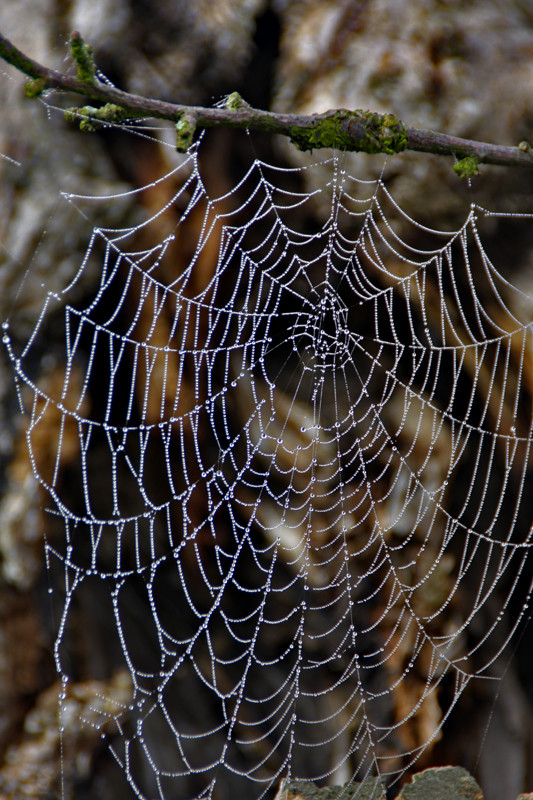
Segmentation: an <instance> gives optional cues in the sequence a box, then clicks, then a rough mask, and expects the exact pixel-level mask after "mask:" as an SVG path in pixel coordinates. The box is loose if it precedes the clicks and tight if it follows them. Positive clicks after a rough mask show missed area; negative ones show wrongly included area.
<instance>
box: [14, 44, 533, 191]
mask: <svg viewBox="0 0 533 800" xmlns="http://www.w3.org/2000/svg"><path fill="white" fill-rule="evenodd" d="M70 46H71V54H72V56H73V60H74V61H75V63H76V66H77V77H73V76H71V75H66V74H64V73H62V72H59V71H57V70H53V69H49V68H48V67H45V66H43V65H42V64H39V63H38V62H37V61H35V60H34V59H32V58H30V57H29V56H27V55H25V54H24V53H23V52H22V51H21V50H19V48H18V47H16V46H15V45H14V44H12V43H11V42H10V41H9V40H8V39H6V38H5V37H4V36H3V35H2V34H1V33H0V57H1V58H3V59H4V60H5V61H7V62H8V63H9V64H11V65H12V66H14V67H16V68H17V69H18V70H20V71H21V72H23V73H24V74H25V75H27V76H28V77H29V78H31V79H32V80H31V81H30V84H29V85H28V86H27V94H28V95H30V96H35V95H37V94H41V93H42V92H43V91H46V90H49V89H56V90H60V91H65V92H72V93H74V94H79V95H82V96H84V97H86V98H88V99H90V100H92V101H97V102H99V103H102V104H104V106H103V107H99V108H93V107H91V106H85V107H83V108H78V109H71V110H70V117H71V118H72V117H77V118H79V119H81V120H86V121H87V120H88V123H89V124H86V125H85V127H86V129H90V128H91V127H94V125H95V124H96V125H98V124H106V123H108V124H109V123H112V122H120V121H123V120H124V119H125V118H148V117H156V118H159V119H166V120H170V121H172V122H174V123H176V127H177V133H178V147H179V149H181V150H184V149H186V148H187V147H188V146H189V145H190V143H191V142H192V138H193V135H194V131H195V129H196V128H208V127H217V126H221V127H229V128H241V129H248V130H262V131H268V132H270V133H278V134H282V135H283V136H288V137H289V138H290V139H291V141H292V142H293V143H294V144H295V145H296V146H298V147H299V148H300V149H304V150H312V149H315V148H321V147H335V148H337V149H342V150H355V151H363V152H367V153H397V152H401V151H403V150H415V151H418V152H423V153H433V154H437V155H445V156H453V157H454V158H455V159H456V160H457V159H459V163H458V164H456V165H455V167H454V169H455V170H456V172H457V173H458V174H460V175H462V176H465V175H472V174H475V173H476V172H477V166H478V164H498V165H502V166H511V167H533V150H532V148H531V146H530V145H529V144H528V143H527V142H521V143H520V144H519V145H518V146H517V147H506V146H503V145H494V144H488V143H486V142H478V141H474V140H471V139H461V138H459V137H455V136H449V135H448V134H444V133H437V132H435V131H431V130H424V129H417V128H411V127H409V126H408V125H405V124H404V123H403V122H401V121H400V120H398V119H397V118H396V117H394V116H393V115H392V114H376V113H373V112H369V111H361V110H357V111H347V110H346V109H337V110H334V111H327V112H325V113H324V114H312V115H310V116H303V115H299V114H278V113H276V112H272V111H262V110H260V109H256V108H252V107H251V106H249V105H248V104H247V103H245V102H244V101H243V100H242V99H241V98H240V97H239V95H238V94H237V93H234V94H232V95H230V96H229V98H228V100H227V103H226V107H224V108H204V107H201V106H186V105H179V104H175V103H167V102H164V101H162V100H154V99H152V98H147V97H142V96H140V95H137V94H130V93H129V92H123V91H121V90H120V89H117V88H115V87H113V86H110V85H108V84H106V83H102V82H101V81H99V80H98V78H97V77H96V74H95V71H94V68H93V64H92V61H91V59H92V52H91V50H90V48H88V47H87V46H86V45H85V44H84V42H83V40H82V39H81V36H80V35H79V34H78V33H74V34H73V35H72V37H71V41H70Z"/></svg>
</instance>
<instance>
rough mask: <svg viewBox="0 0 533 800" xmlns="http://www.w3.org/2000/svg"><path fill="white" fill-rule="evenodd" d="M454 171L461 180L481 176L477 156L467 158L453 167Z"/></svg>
mask: <svg viewBox="0 0 533 800" xmlns="http://www.w3.org/2000/svg"><path fill="white" fill-rule="evenodd" d="M453 171H454V172H455V174H456V175H458V176H459V178H471V177H472V176H473V175H479V160H478V159H477V158H475V156H466V158H462V159H461V160H460V161H458V162H457V164H454V165H453Z"/></svg>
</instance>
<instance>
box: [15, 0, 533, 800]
mask: <svg viewBox="0 0 533 800" xmlns="http://www.w3.org/2000/svg"><path fill="white" fill-rule="evenodd" d="M0 27H1V29H2V31H3V32H4V33H5V35H6V36H8V37H9V38H10V39H12V41H13V42H15V43H16V44H17V45H18V46H20V47H21V48H22V49H23V50H24V51H25V52H27V53H28V54H30V55H32V56H33V57H34V58H35V59H37V60H40V61H41V62H42V63H45V64H47V65H49V66H52V67H55V68H59V69H60V68H66V52H67V48H66V42H67V40H68V37H69V35H70V32H71V31H72V30H75V29H78V30H80V32H81V33H82V35H83V37H84V39H85V40H86V41H87V42H88V43H90V44H91V45H92V46H93V47H94V50H95V57H96V62H97V64H98V66H99V67H100V68H101V69H102V71H103V72H104V73H105V74H106V75H107V76H108V77H109V78H110V79H111V80H113V82H114V83H116V84H117V85H118V86H120V87H121V88H124V89H127V90H129V91H132V92H137V93H139V94H144V95H147V96H152V97H159V98H162V99H168V100H172V101H175V102H181V103H194V104H204V105H209V104H211V103H213V102H216V101H217V100H219V99H220V97H221V96H222V95H224V94H226V93H228V92H230V91H234V90H237V91H239V92H240V93H241V94H242V95H243V97H244V99H245V100H247V101H248V102H250V103H251V104H252V105H254V106H257V107H261V108H273V109H276V110H279V111H291V112H294V113H312V112H322V111H325V110H327V109H329V108H339V107H346V108H370V109H372V110H375V111H381V112H385V111H389V112H393V113H395V114H396V115H397V116H398V117H399V118H400V119H403V120H404V121H405V122H406V123H408V124H410V125H414V126H418V127H428V128H433V129H435V130H440V131H445V132H447V133H451V134H455V135H458V136H465V137H470V138H474V139H480V140H484V141H491V142H497V143H500V144H509V145H513V144H517V143H518V142H519V141H520V140H522V139H529V138H530V137H531V127H532V126H533V11H532V8H531V4H530V3H529V2H527V0H508V2H506V3H504V4H502V3H501V2H498V1H497V0H474V1H473V2H471V3H463V2H458V1H457V2H454V0H447V2H443V1H442V0H388V1H387V0H344V2H340V1H338V2H330V0H304V1H303V2H302V1H301V0H271V2H267V0H157V2H154V0H3V2H2V4H1V8H0ZM22 83H23V81H22V79H21V77H20V76H18V75H16V74H15V72H14V71H13V70H10V69H9V68H8V67H6V66H5V65H0V102H1V106H2V116H1V118H0V153H2V154H4V155H5V156H8V157H9V158H8V159H6V158H4V159H3V160H0V171H1V172H0V180H1V193H0V247H1V249H0V265H1V266H0V318H1V319H5V318H6V317H7V316H8V315H9V316H13V317H14V318H15V319H16V320H17V328H16V329H14V328H13V327H12V330H11V335H12V337H13V338H14V339H17V338H18V339H19V340H20V341H24V340H25V337H27V336H28V334H29V333H30V331H31V330H32V329H33V326H34V324H35V321H36V319H37V315H38V313H39V311H40V307H41V303H42V299H43V285H45V286H46V288H47V289H49V288H56V289H57V288H59V287H62V286H64V285H65V284H66V283H68V281H69V279H70V278H71V277H72V275H73V274H74V272H75V271H76V269H77V268H78V266H79V263H80V261H81V259H82V258H83V254H84V251H85V247H86V244H87V238H88V232H90V229H91V227H92V225H93V224H100V225H103V226H106V227H113V226H115V227H116V226H119V225H124V224H131V221H132V220H135V219H136V215H137V214H138V213H139V210H138V209H137V208H136V207H135V205H134V202H133V200H131V199H128V198H122V199H121V200H120V201H119V202H115V203H109V204H107V206H106V208H105V210H103V211H101V212H99V213H101V214H102V217H101V218H98V219H91V221H90V225H89V224H84V223H83V220H81V219H80V217H79V216H78V215H74V214H73V215H72V218H67V219H65V217H64V216H62V217H61V219H60V220H59V218H58V217H57V216H54V214H53V210H54V207H55V204H56V201H57V195H58V191H59V190H60V189H61V190H67V191H69V190H70V191H80V192H83V193H87V194H90V193H102V194H104V193H109V192H119V191H121V190H123V189H125V188H128V187H139V186H142V185H145V184H147V183H149V182H150V181H152V180H155V179H156V178H158V177H160V175H161V174H163V173H164V171H165V170H167V169H169V168H170V167H171V162H170V161H169V156H168V152H169V151H168V149H167V148H164V147H162V146H159V145H158V144H157V143H156V142H155V141H148V140H145V141H143V140H142V139H136V138H134V137H122V136H120V135H119V134H116V133H108V134H105V135H104V134H102V135H100V134H98V135H94V136H87V135H84V134H80V133H79V132H77V131H75V130H74V129H73V128H72V127H69V126H68V125H66V124H65V123H64V122H63V121H62V120H61V118H60V116H59V115H52V116H51V117H50V118H49V119H44V111H43V107H42V106H41V105H40V104H39V103H37V102H30V101H27V100H26V99H24V98H23V95H22V89H21V87H22ZM254 146H255V148H256V150H257V152H258V155H259V156H260V157H262V158H264V159H266V160H268V159H277V160H279V161H280V162H282V163H287V164H299V163H300V158H301V155H300V154H299V153H298V152H297V151H296V150H295V149H294V148H292V147H291V146H290V145H289V144H288V143H286V142H282V141H271V140H269V139H268V138H266V137H262V136H257V137H254ZM203 147H204V151H203V153H202V166H203V171H204V174H205V176H206V181H207V184H208V185H209V186H210V187H213V188H216V190H217V192H218V193H222V192H223V191H224V190H227V189H229V188H230V187H231V185H232V183H233V181H234V178H235V176H236V175H238V174H239V167H240V165H241V163H242V160H243V154H242V152H241V151H240V149H239V148H241V147H242V137H235V136H233V134H232V133H231V132H227V131H213V132H209V135H207V136H206V139H205V142H204V144H203ZM319 157H321V156H320V155H319ZM11 159H12V160H11ZM347 162H348V163H347V169H348V170H351V171H352V172H354V173H355V174H357V175H358V177H361V178H374V177H375V176H376V174H377V173H378V170H379V167H380V164H381V163H382V162H381V158H375V157H368V156H365V155H360V154H350V155H349V156H348V157H347ZM308 172H309V175H308V179H309V180H310V181H315V182H320V181H321V180H323V179H324V175H323V174H322V173H321V171H320V170H319V169H317V170H315V171H313V172H312V174H311V172H310V171H308ZM324 174H325V173H324ZM387 174H388V186H389V188H390V190H391V192H392V194H393V196H394V197H395V199H396V200H397V201H398V203H399V204H400V205H401V206H402V207H403V208H404V209H405V211H406V212H407V213H408V214H410V215H411V216H413V217H414V218H415V219H418V220H420V221H421V222H423V223H425V224H427V225H429V226H434V227H439V228H442V229H451V228H455V227H457V226H458V225H459V224H460V223H461V222H462V220H463V215H464V208H465V203H468V202H469V198H470V196H471V195H470V191H471V190H470V188H469V186H468V185H467V183H466V182H461V181H459V180H458V178H457V177H456V176H455V174H454V173H453V172H452V169H451V163H450V160H448V159H438V158H436V157H430V156H425V155H417V154H403V155H402V156H401V157H397V158H396V159H395V160H394V163H393V167H392V169H388V172H387ZM307 188H312V186H308V187H307ZM532 188H533V179H532V176H531V175H530V174H529V173H526V172H520V171H517V170H505V169H503V168H485V169H483V170H482V175H481V176H480V177H479V178H476V179H475V182H474V190H473V191H474V192H475V195H474V196H475V199H476V201H477V202H479V203H481V204H482V205H486V206H489V207H496V208H497V209H498V210H508V211H528V212H531V211H533V202H532ZM143 197H144V202H146V203H147V205H148V207H149V208H148V210H151V211H155V210H156V209H157V208H161V207H162V205H163V204H164V202H165V198H164V197H161V196H160V195H159V194H158V192H157V191H156V190H154V191H153V192H152V193H147V194H146V195H143ZM320 214H321V209H320V208H317V220H319V219H320ZM200 222H201V220H198V225H199V224H200ZM187 224H188V226H189V227H188V232H189V234H190V237H191V242H194V240H195V237H196V235H197V233H198V229H197V228H196V229H195V219H194V217H193V218H191V220H190V221H189V222H188V223H187ZM54 225H56V226H57V230H54V227H53V226H54ZM530 227H531V226H530ZM45 229H46V230H47V236H46V237H45V238H43V237H42V232H43V231H44V230H45ZM517 231H518V228H517V227H515V225H514V223H513V221H512V220H505V219H502V220H498V221H496V220H495V221H494V223H493V226H492V229H491V230H487V231H485V232H484V233H485V236H489V237H490V245H491V247H492V248H493V251H494V252H495V253H497V254H498V258H499V261H498V263H499V264H500V266H503V267H504V269H505V270H506V275H508V277H509V279H510V280H511V281H512V282H514V283H515V284H517V285H519V286H520V287H521V288H523V289H524V291H525V292H526V293H529V295H530V296H533V278H532V275H533V270H532V267H533V236H532V235H531V233H530V234H527V235H526V234H525V233H524V231H523V227H522V228H520V233H519V234H518V233H517ZM158 239H159V232H158V231H154V241H157V240H158ZM144 246H146V247H148V246H149V243H148V242H145V243H144ZM183 250H184V253H185V254H182V255H181V259H186V250H187V248H186V247H185V248H183ZM174 257H176V258H178V259H179V258H180V256H179V255H177V254H176V253H174ZM215 257H216V254H215ZM30 264H32V280H31V281H27V282H26V283H24V285H23V286H22V289H21V290H20V291H19V284H20V280H21V277H22V275H23V274H24V272H25V271H26V269H27V267H28V265H30ZM204 267H205V269H206V270H207V271H209V269H210V268H211V270H212V269H214V267H215V263H212V264H211V266H209V264H207V265H204ZM170 268H172V269H174V270H176V269H178V270H179V269H180V268H181V266H180V263H179V261H178V267H176V264H175V263H173V265H172V266H171V267H169V269H170ZM92 277H93V278H94V277H95V276H92ZM91 288H92V286H91V275H90V274H88V275H87V277H86V283H83V284H82V285H80V286H79V292H80V295H81V294H83V292H84V291H86V292H88V293H90V291H91ZM532 311H533V307H530V308H526V313H527V314H529V315H531V313H532ZM522 313H523V309H522ZM55 335H56V337H57V336H59V335H60V334H59V333H56V334H55ZM59 350H60V348H59V343H58V342H57V341H54V331H53V330H51V331H50V338H49V341H48V347H47V350H46V352H44V351H43V353H42V357H41V359H40V361H36V363H35V364H34V370H35V377H36V379H37V378H40V379H42V380H43V381H45V382H46V385H47V386H53V384H54V381H56V382H58V381H59V382H61V380H62V379H61V374H62V372H61V371H62V364H61V362H60V360H59V359H58V356H57V353H58V352H59ZM1 358H2V361H1V362H0V400H1V402H2V405H1V406H0V459H1V462H0V463H1V465H2V468H3V471H2V476H1V478H0V481H1V482H0V487H1V489H2V499H1V501H0V558H1V563H0V753H2V754H3V766H2V767H0V797H6V798H24V797H27V798H30V797H41V798H44V797H53V796H57V793H58V791H62V792H63V795H62V797H63V796H64V797H65V798H70V797H76V798H86V800H89V799H91V800H93V799H94V800H96V798H99V800H108V799H109V800H111V798H116V797H119V796H122V797H124V796H127V792H128V791H130V790H129V789H128V788H127V787H125V782H124V778H123V776H122V774H121V772H120V770H119V769H118V768H117V767H116V765H115V764H114V762H113V759H112V758H111V757H110V756H109V754H108V752H107V749H106V746H105V745H103V744H102V742H101V739H100V732H99V730H97V729H96V728H95V730H94V734H93V735H92V736H91V734H90V733H88V732H87V731H88V729H89V726H87V727H86V728H82V726H81V725H78V723H77V722H76V720H78V719H79V718H80V716H81V717H85V718H86V719H87V717H88V716H89V717H90V716H91V714H95V713H101V714H103V715H105V709H100V710H98V709H97V711H95V697H100V698H101V697H107V698H112V699H114V700H115V701H116V702H117V703H118V704H127V702H128V701H127V697H128V677H127V675H126V674H125V673H124V671H123V669H122V671H121V666H120V663H121V659H120V654H119V653H117V652H115V651H114V650H113V648H110V649H109V650H107V649H106V647H105V645H104V643H105V641H106V633H105V628H106V625H109V626H110V627H111V626H112V627H114V619H113V617H112V615H110V618H109V619H108V620H106V619H105V618H104V619H101V620H100V627H99V625H98V624H97V623H96V620H95V610H94V606H95V603H96V602H97V596H96V597H95V595H93V594H90V593H89V592H86V593H85V594H82V595H81V597H80V598H79V599H78V605H77V607H76V609H75V611H74V613H75V615H76V623H75V624H76V626H77V628H78V635H77V639H76V647H75V649H74V651H73V654H72V661H73V663H72V669H71V672H72V674H73V675H74V676H75V677H76V680H75V682H74V684H73V686H72V687H71V688H70V689H69V692H70V693H71V694H70V695H69V702H71V704H72V708H73V714H72V720H73V721H72V724H71V725H70V727H68V729H67V730H66V733H65V740H64V752H63V787H62V789H59V787H60V774H59V763H60V762H59V739H58V733H57V716H56V715H57V697H58V694H59V692H60V691H61V687H60V686H58V684H57V679H56V674H55V669H54V664H53V659H52V656H51V650H52V646H53V641H54V636H55V629H56V625H57V620H58V614H59V611H60V609H58V608H54V606H53V602H49V599H48V594H47V588H48V577H47V575H46V571H45V564H44V551H43V536H44V535H45V534H46V535H48V536H54V529H53V524H52V523H51V522H50V519H49V517H47V515H45V514H44V513H43V511H42V509H43V508H44V507H46V505H47V501H46V500H45V499H44V498H43V496H42V494H41V493H40V491H39V488H38V485H37V483H36V481H35V479H34V477H33V474H32V471H31V466H30V463H29V459H28V457H27V455H26V442H25V431H24V425H23V422H22V421H21V420H20V419H19V418H18V416H17V402H16V397H15V394H14V389H13V386H12V377H11V369H10V367H9V365H8V364H6V359H5V354H4V353H2V354H1ZM527 379H528V378H527V376H525V377H524V380H527ZM527 388H528V391H529V392H530V393H533V387H527ZM54 424H57V420H54V419H53V418H51V419H50V432H49V436H50V441H51V440H52V439H53V437H54V435H55V429H54ZM528 424H529V423H528V421H527V420H524V425H525V427H526V429H527V426H528ZM68 441H69V440H68V432H67V437H66V442H67V443H66V445H65V452H66V461H68V457H69V450H68ZM48 450H50V451H53V447H51V446H50V447H49V444H48V443H47V440H46V435H44V436H43V441H42V445H41V459H42V464H45V463H46V459H47V453H48ZM72 457H74V453H73V454H72ZM42 464H41V467H42ZM522 524H523V525H525V526H526V527H527V525H530V524H531V520H530V519H529V520H527V519H526V520H524V521H523V522H522ZM56 535H57V532H56ZM530 573H531V570H530ZM530 577H531V574H530V575H529V579H530ZM527 579H528V576H525V578H524V580H527ZM505 588H506V587H505V586H502V592H503V593H504V592H505ZM132 603H133V604H135V603H137V604H138V606H137V612H138V615H139V618H141V619H142V616H143V614H147V613H148V611H147V609H145V608H143V607H142V604H141V602H140V600H139V599H138V598H137V599H136V598H135V597H133V598H132ZM508 613H509V614H510V615H511V616H512V615H513V614H514V613H517V610H516V609H514V608H512V607H511V608H509V609H508ZM531 640H532V632H531V628H529V630H526V631H525V633H524V635H523V636H522V638H521V640H520V641H518V640H517V642H516V648H515V652H514V658H513V660H512V661H511V662H510V664H509V665H508V667H507V671H506V676H505V679H504V680H503V681H502V682H501V683H499V684H497V686H496V685H495V688H494V691H492V689H491V691H490V692H489V690H488V689H486V688H485V689H483V690H482V692H484V694H483V693H482V694H481V695H480V694H479V693H477V694H476V691H477V690H476V689H475V688H472V690H471V691H470V689H467V691H466V692H465V695H464V697H463V698H462V700H461V704H460V708H459V713H457V712H456V713H455V716H454V721H453V722H452V723H451V724H450V727H449V729H446V731H445V736H443V738H442V739H441V740H440V741H439V742H436V743H435V745H434V747H433V748H430V750H429V751H428V755H427V763H432V764H444V763H454V764H455V763H456V764H461V765H463V766H465V767H467V768H468V769H470V770H472V771H474V772H475V773H476V774H477V777H478V778H479V780H480V783H481V785H482V786H483V788H484V790H485V793H486V796H487V798H488V799H489V800H496V798H498V800H511V798H515V797H516V796H517V794H518V793H519V792H520V791H523V790H525V789H526V788H527V785H528V784H529V788H530V789H531V788H532V786H533V766H532V765H533V735H532V734H533V731H532V720H533V678H532V677H531V676H532V674H533V673H532V672H531V666H530V665H531V663H532V658H533V644H532V641H531ZM414 690H415V691H416V688H415V689H414ZM101 702H103V701H101ZM492 705H493V706H494V713H493V716H492V722H491V725H490V727H489V729H488V730H485V727H484V725H485V723H486V719H487V714H486V712H487V709H490V707H491V706H492ZM421 724H422V722H421ZM104 729H105V728H104ZM420 735H422V734H420ZM413 736H414V740H413V743H412V746H415V745H416V743H417V733H416V732H413ZM161 747H162V748H164V743H161Z"/></svg>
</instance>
